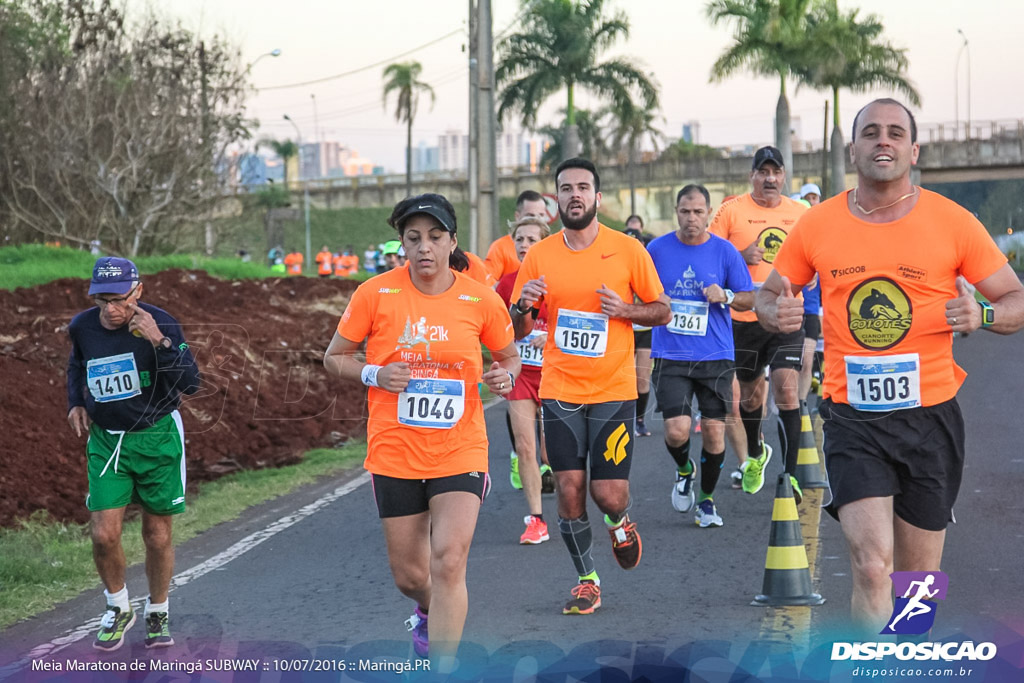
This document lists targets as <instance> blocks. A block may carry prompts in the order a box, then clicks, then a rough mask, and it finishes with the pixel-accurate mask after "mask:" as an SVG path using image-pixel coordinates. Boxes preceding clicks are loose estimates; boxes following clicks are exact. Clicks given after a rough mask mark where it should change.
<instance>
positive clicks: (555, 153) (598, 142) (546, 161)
mask: <svg viewBox="0 0 1024 683" xmlns="http://www.w3.org/2000/svg"><path fill="white" fill-rule="evenodd" d="M559 113H561V114H562V117H563V120H562V124H561V125H559V126H553V125H547V126H541V127H540V128H538V129H537V132H538V133H540V134H541V135H544V136H546V137H548V138H549V139H550V140H551V144H550V145H549V146H548V148H547V149H545V150H544V153H543V154H541V156H540V166H541V168H548V169H550V168H554V167H555V166H557V165H558V162H560V161H562V160H563V159H568V158H569V157H567V156H566V155H565V153H564V152H565V131H566V126H567V124H566V116H565V109H561V110H559ZM576 129H577V132H578V134H577V138H576V139H577V141H578V143H579V155H580V156H584V157H586V158H588V159H590V160H591V161H593V162H594V163H595V164H596V165H597V166H600V165H601V157H603V156H604V155H605V154H606V153H607V151H608V150H607V149H606V147H605V144H604V138H603V136H602V132H601V126H600V124H599V122H598V120H597V117H596V116H595V115H594V114H593V113H591V112H590V110H588V109H577V110H576Z"/></svg>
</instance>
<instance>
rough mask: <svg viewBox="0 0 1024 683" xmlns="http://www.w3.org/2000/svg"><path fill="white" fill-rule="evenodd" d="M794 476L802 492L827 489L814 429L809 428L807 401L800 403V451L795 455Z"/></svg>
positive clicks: (809, 419) (809, 417)
mask: <svg viewBox="0 0 1024 683" xmlns="http://www.w3.org/2000/svg"><path fill="white" fill-rule="evenodd" d="M794 476H795V477H796V480H797V481H798V482H800V490H802V491H806V490H807V489H827V488H828V482H827V481H825V477H824V472H823V470H822V466H821V458H820V457H818V445H817V444H816V443H815V441H814V427H812V426H811V416H810V415H809V414H808V412H807V401H801V402H800V450H799V452H798V453H797V455H796V472H794Z"/></svg>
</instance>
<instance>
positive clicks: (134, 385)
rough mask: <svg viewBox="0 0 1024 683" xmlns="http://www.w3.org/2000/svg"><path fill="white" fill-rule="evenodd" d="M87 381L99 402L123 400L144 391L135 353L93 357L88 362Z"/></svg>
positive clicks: (91, 392) (93, 395)
mask: <svg viewBox="0 0 1024 683" xmlns="http://www.w3.org/2000/svg"><path fill="white" fill-rule="evenodd" d="M86 383H87V384H88V385H89V393H90V394H92V397H93V399H94V400H95V401H96V402H97V403H109V402H111V401H123V400H125V399H127V398H131V397H132V396H138V395H139V394H141V393H142V386H141V384H140V382H139V369H138V367H137V366H136V365H135V354H132V353H122V354H120V355H117V356H107V357H106V358H93V359H91V360H90V361H89V362H88V363H87V364H86Z"/></svg>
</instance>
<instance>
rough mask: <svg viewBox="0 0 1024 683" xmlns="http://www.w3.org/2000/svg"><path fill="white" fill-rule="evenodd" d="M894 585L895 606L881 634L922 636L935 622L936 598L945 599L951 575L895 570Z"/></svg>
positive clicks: (937, 572)
mask: <svg viewBox="0 0 1024 683" xmlns="http://www.w3.org/2000/svg"><path fill="white" fill-rule="evenodd" d="M890 576H891V577H892V586H893V589H894V590H895V592H896V595H897V596H902V597H897V598H896V605H895V606H894V607H893V610H892V616H891V617H889V623H888V624H886V626H885V628H883V629H882V630H881V631H880V633H881V634H883V635H891V634H894V633H895V634H902V635H920V634H922V633H926V632H928V631H929V630H930V629H931V627H932V624H933V623H935V610H936V608H937V605H936V604H935V600H945V599H946V590H947V589H948V588H949V577H948V576H946V575H945V574H944V573H943V572H939V571H935V572H893V573H892V574H890Z"/></svg>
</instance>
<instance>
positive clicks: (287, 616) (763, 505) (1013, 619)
mask: <svg viewBox="0 0 1024 683" xmlns="http://www.w3.org/2000/svg"><path fill="white" fill-rule="evenodd" d="M1022 352H1024V337H1022V336H1020V335H1018V336H1015V337H1009V338H1006V337H997V336H996V335H991V334H987V333H985V334H982V333H978V334H974V335H972V336H970V337H969V338H965V339H958V340H956V356H957V358H958V360H959V362H960V363H961V365H962V366H963V367H964V368H965V369H966V370H967V371H968V372H969V373H970V377H969V378H968V380H967V382H966V384H965V386H964V387H963V389H962V390H961V392H960V403H961V406H962V408H963V412H964V415H965V418H966V421H967V428H968V456H967V467H966V470H965V479H964V485H963V488H962V490H961V494H960V499H959V502H958V505H957V508H956V517H957V522H958V523H957V524H956V525H953V526H951V527H950V529H949V532H948V539H947V545H946V552H945V562H944V566H943V570H944V571H945V572H946V573H947V574H948V575H949V586H950V587H949V594H948V597H947V599H946V600H945V601H944V602H942V603H941V604H940V607H939V610H938V614H937V618H936V622H935V627H934V629H933V631H932V634H931V637H932V639H943V638H954V639H960V640H967V639H974V640H991V641H993V642H995V643H996V644H997V645H998V646H999V647H1000V653H1001V654H1000V657H999V658H998V659H997V661H996V662H995V663H989V664H990V666H994V665H996V664H998V665H999V666H1003V667H1005V666H1007V665H1009V666H1010V667H1011V669H1010V670H1011V671H1018V672H1019V671H1020V669H1021V668H1022V667H1024V616H1022V615H1024V590H1022V588H1021V579H1020V574H1021V565H1022V558H1024V496H1022V492H1024V451H1022V449H1021V444H1022V443H1024V419H1022V418H1024V414H1022V409H1021V406H1022V402H1021V401H1020V399H1019V397H1020V396H1021V385H1022V380H1024V376H1022V375H1024V373H1022V371H1021V369H1020V368H1021V366H1020V364H1019V361H1018V359H1019V358H1020V357H1021V355H1022ZM504 410H505V408H504V406H502V405H497V406H495V407H494V408H492V409H490V410H488V412H487V421H488V429H489V434H490V435H491V439H492V441H491V471H492V475H493V478H494V488H493V492H492V494H491V495H490V496H489V497H488V499H487V500H486V502H485V503H484V505H483V508H482V510H481V515H480V519H479V523H478V526H477V531H476V537H475V540H474V544H473V548H472V551H471V553H470V558H469V571H468V584H469V594H470V610H469V617H468V619H467V622H466V630H465V636H464V638H465V642H464V648H463V651H462V662H461V667H462V668H460V670H459V671H458V672H457V677H458V678H461V679H465V680H475V679H479V678H495V679H499V678H503V679H509V680H524V679H527V678H529V677H530V676H531V675H532V674H534V673H536V672H537V671H543V672H544V674H545V680H572V679H573V678H580V679H582V678H584V677H585V676H587V675H588V674H589V673H590V672H594V671H596V670H598V669H603V670H604V671H605V675H604V678H602V680H630V679H636V678H637V677H639V676H641V675H645V676H647V677H648V678H650V679H651V680H657V679H660V678H664V679H665V680H679V679H680V675H681V674H682V672H683V670H684V668H689V669H690V670H691V671H692V675H695V676H698V678H695V679H693V680H698V679H702V680H730V677H731V676H736V675H739V676H740V680H742V679H746V678H748V677H751V676H753V677H754V678H753V680H790V679H791V677H795V676H796V675H797V673H798V672H799V671H802V672H803V675H804V676H805V677H809V678H810V679H811V680H827V679H828V678H832V679H833V680H849V677H850V675H849V673H848V671H847V672H846V673H844V674H843V675H842V676H841V677H839V678H838V679H837V677H836V671H838V669H836V671H831V672H830V668H829V666H830V665H829V663H827V662H824V661H823V659H822V658H823V657H824V659H827V657H828V655H827V649H828V647H829V646H830V643H831V642H832V641H833V640H835V639H837V638H840V637H841V633H842V631H843V629H844V626H845V623H846V618H847V615H848V604H849V592H850V576H849V559H848V556H847V553H846V550H845V546H844V543H843V540H842V537H841V535H840V530H839V525H838V523H836V522H835V521H834V520H832V519H831V518H829V517H828V516H827V515H826V514H825V513H823V512H821V513H820V518H821V519H820V524H817V523H815V522H814V521H815V519H816V518H817V517H818V511H817V510H816V509H815V507H814V506H813V505H812V504H811V503H809V502H805V503H804V504H803V505H802V506H801V508H800V513H801V518H802V520H803V522H804V525H805V529H809V531H810V533H809V534H805V539H804V540H805V541H806V542H807V544H808V546H809V548H810V551H811V552H810V559H811V562H812V565H813V578H814V585H815V590H817V591H819V592H820V593H821V594H822V595H823V596H824V597H825V598H826V599H827V602H826V603H825V604H824V605H822V606H820V607H814V608H778V609H766V608H763V607H754V606H751V605H750V601H751V599H752V598H753V596H754V595H755V594H757V593H759V592H760V591H761V582H762V577H763V574H764V565H765V554H766V548H767V544H768V537H769V532H770V526H771V510H772V496H773V493H774V485H773V482H774V480H775V477H774V475H775V474H777V473H778V472H780V471H781V458H778V457H777V458H775V459H774V461H773V463H772V464H771V465H770V467H769V478H768V480H767V481H768V483H766V485H765V488H764V489H763V490H762V491H761V492H760V493H759V494H757V495H755V496H749V495H746V494H744V493H742V492H741V491H738V490H733V489H731V488H730V487H729V481H728V472H729V471H731V469H732V467H734V466H735V461H734V460H733V459H732V456H731V455H730V456H727V460H726V467H725V470H724V471H723V476H722V480H721V482H720V485H719V491H718V492H717V494H716V498H715V500H716V503H717V505H718V508H719V513H720V514H721V516H722V517H723V519H724V521H725V526H724V527H722V528H718V529H715V528H712V529H700V528H698V527H696V526H695V525H694V522H693V516H692V514H689V513H687V514H680V513H677V512H675V511H674V510H673V509H672V507H671V505H670V503H669V494H670V490H671V487H672V484H673V479H674V475H673V472H674V468H673V465H672V462H671V459H670V457H669V456H668V454H667V453H666V452H665V448H664V444H663V442H662V439H661V435H662V430H661V424H660V417H658V416H652V417H651V418H649V419H648V425H649V427H651V429H652V431H653V432H654V436H652V437H650V438H641V439H638V441H637V443H636V450H635V454H634V457H635V461H634V464H633V470H632V472H633V475H632V477H631V487H632V491H633V499H634V505H633V510H632V513H631V516H632V518H633V519H634V521H636V522H637V524H638V529H639V531H640V534H641V536H642V538H643V559H642V561H641V564H640V566H639V567H638V568H637V569H635V570H633V571H629V572H625V571H623V570H621V569H619V567H618V566H617V565H616V563H615V561H614V558H613V557H612V553H611V548H610V541H609V539H608V536H607V534H606V533H605V532H604V530H603V528H602V525H601V522H600V519H601V516H600V513H599V512H598V511H597V510H596V508H592V509H591V512H590V518H591V521H592V523H593V525H594V538H595V557H596V560H597V567H598V572H599V574H600V576H601V579H602V602H603V606H602V607H601V608H600V609H599V610H598V611H597V613H596V614H594V615H592V616H563V615H562V614H561V606H562V604H563V603H564V602H565V601H566V600H567V599H568V597H569V589H570V588H571V587H572V586H573V585H574V584H575V572H574V570H573V567H572V563H571V562H570V560H569V557H568V554H567V551H566V549H565V547H564V545H563V544H562V542H561V539H560V537H559V536H558V535H557V532H555V531H554V530H555V525H554V522H555V521H556V519H557V514H556V510H555V500H554V496H545V497H544V514H545V518H546V519H547V520H548V522H549V524H550V525H551V526H552V539H551V541H549V542H547V543H544V544H542V545H539V546H520V545H519V544H518V538H519V534H520V533H521V532H522V529H523V524H522V517H523V515H524V514H525V512H526V510H525V505H524V501H523V498H522V495H521V493H519V492H517V491H515V490H513V489H512V488H511V487H510V485H509V482H508V462H507V458H508V450H509V447H508V440H507V436H506V431H505V426H504ZM765 431H766V433H767V434H768V436H769V441H770V442H772V443H776V442H777V437H776V436H775V434H774V432H775V429H774V427H772V428H767V427H766V429H765ZM698 449H699V442H698V441H694V443H693V446H692V451H691V452H693V453H698V452H699V451H698ZM358 475H359V473H353V474H351V475H348V476H346V477H343V478H341V479H338V480H335V481H330V482H324V483H321V484H318V485H316V486H314V487H310V488H308V489H305V490H303V491H302V492H299V493H297V494H293V495H290V496H287V497H285V498H283V499H280V500H278V501H274V502H272V503H268V504H266V505H263V506H260V507H258V508H255V509H254V510H252V511H250V512H249V513H247V514H246V515H245V516H244V518H243V519H242V520H240V521H238V522H236V523H231V524H226V525H221V526H220V527H217V528H215V529H213V530H211V531H210V532H208V533H206V534H204V535H203V536H201V537H199V538H197V539H194V540H193V541H190V542H189V543H186V544H184V545H183V546H182V547H181V548H179V551H178V559H177V568H178V571H179V573H180V574H179V576H180V577H182V578H179V580H178V583H179V584H181V585H177V586H176V587H175V588H174V589H173V592H172V595H171V626H172V629H173V634H174V636H175V638H176V640H177V641H178V644H177V645H176V646H175V647H173V648H171V649H170V650H168V651H166V652H163V653H161V654H159V655H155V656H154V655H153V653H151V652H148V651H146V650H145V649H144V648H143V646H142V642H141V641H142V637H143V634H142V628H141V622H140V625H137V626H136V627H135V629H133V630H132V631H130V632H129V635H128V644H127V645H126V647H124V648H122V650H121V651H119V652H117V653H114V654H111V655H107V656H106V661H115V662H123V663H125V664H126V665H131V663H132V662H140V661H141V662H143V663H144V664H145V666H146V667H147V668H146V671H148V672H149V673H146V672H142V673H140V674H138V675H137V676H135V679H136V680H143V679H146V680H154V681H155V680H163V679H161V678H160V676H159V675H157V674H155V673H154V672H153V671H154V670H153V669H152V668H151V666H152V665H151V664H150V662H149V660H151V659H153V660H159V661H163V662H168V663H171V664H172V665H177V666H179V667H183V666H185V664H184V663H188V662H197V661H198V662H208V663H209V664H210V667H213V666H215V665H217V663H218V662H224V661H226V662H228V664H227V665H225V666H227V667H228V668H237V667H240V666H243V665H244V661H245V660H247V659H250V658H251V659H255V660H258V661H259V664H258V666H257V670H256V671H254V672H249V673H238V672H230V671H229V672H223V671H214V672H211V671H210V668H206V669H204V670H205V672H206V673H205V674H204V675H205V678H203V680H247V681H248V680H253V681H255V680H298V679H302V680H338V679H339V678H346V677H351V678H354V679H358V680H395V679H394V674H393V673H387V674H385V673H381V672H371V671H358V672H353V671H352V669H353V668H356V667H357V662H358V660H360V659H370V658H374V657H377V658H378V660H379V658H382V657H384V658H390V660H393V661H396V662H403V661H404V662H408V661H411V660H410V657H411V656H412V652H411V645H410V640H409V637H408V634H407V633H406V630H405V627H404V625H403V621H404V620H405V619H406V618H407V617H408V615H409V614H411V613H412V609H413V604H412V602H411V601H410V600H408V599H406V598H404V597H402V596H401V595H400V594H399V593H398V591H397V590H396V589H395V588H394V587H393V584H392V581H391V577H390V574H389V571H388V565H387V560H386V556H385V551H384V542H383V538H382V536H381V533H380V525H379V521H378V520H377V517H376V510H375V507H374V504H373V499H372V493H371V491H370V487H369V485H367V484H365V483H362V482H365V477H362V478H359V477H358ZM346 482H347V486H346V487H345V488H342V489H341V490H340V491H339V490H338V489H339V486H342V485H345V484H346ZM332 492H333V493H332ZM326 494H332V495H333V498H331V499H330V500H327V501H324V500H321V499H322V497H323V496H324V495H326ZM318 500H320V503H317V504H315V505H314V506H313V509H309V508H307V509H305V510H304V511H303V510H302V508H303V507H304V506H309V505H310V504H311V503H314V502H315V501H318ZM296 511H300V513H299V514H298V515H297V516H296V515H295V514H294V513H296ZM282 520H284V521H282ZM275 523H276V524H277V527H276V528H280V530H279V531H278V532H277V533H276V534H273V535H269V533H267V532H264V531H262V530H264V529H266V528H267V527H268V525H271V524H275ZM289 524H290V525H289ZM252 534H263V535H262V536H257V539H259V538H264V539H265V540H262V542H258V543H255V542H254V541H255V540H257V539H252V538H250V539H249V540H244V539H246V537H250V536H251V535H252ZM236 544H238V545H236ZM229 547H230V548H233V549H232V550H231V552H230V553H229V555H231V556H232V557H233V559H230V560H228V561H224V562H223V563H221V560H213V561H211V560H210V558H214V557H216V556H217V555H218V554H219V553H223V552H224V551H225V549H227V548H229ZM204 562H205V563H206V564H203V563H204ZM197 566H198V567H200V570H199V571H194V572H189V571H187V570H190V569H191V568H194V567H197ZM203 571H205V573H203ZM129 590H130V591H131V593H132V595H133V597H136V598H137V597H139V596H142V595H144V594H145V583H144V579H143V575H142V572H141V570H140V569H139V568H135V569H134V570H132V571H131V572H130V578H129ZM101 601H102V596H101V593H100V591H99V590H96V591H90V592H88V593H87V594H84V595H82V596H80V597H79V598H76V599H75V600H72V601H70V602H69V603H67V604H65V605H62V606H61V607H60V608H58V609H57V610H55V611H53V612H50V613H47V614H44V615H41V616H39V617H37V618H35V619H32V620H29V621H27V622H23V623H21V624H18V625H15V626H13V627H11V628H9V629H7V630H6V631H4V632H2V633H0V679H3V678H4V677H5V676H7V677H9V678H10V679H11V680H22V679H26V678H27V679H31V680H64V679H65V678H67V677H69V676H68V675H67V674H66V673H65V674H52V673H51V674H48V673H44V672H42V671H36V672H34V673H33V672H32V671H31V669H30V668H29V669H27V670H26V669H24V668H19V667H16V666H12V663H14V662H17V661H21V662H22V666H29V667H31V661H32V660H35V661H36V667H37V668H38V667H40V666H41V664H40V663H41V662H44V661H52V662H57V663H61V664H66V663H67V662H68V661H78V662H93V661H97V660H98V659H99V658H98V656H97V655H96V654H95V653H94V651H93V650H92V649H91V647H90V644H91V640H92V629H91V628H90V629H85V628H83V625H84V624H86V623H87V622H88V621H89V620H91V619H95V618H96V617H97V616H98V615H99V614H100V610H101V609H102V602H101ZM79 635H81V636H84V637H81V638H80V639H78V640H75V637H76V636H79ZM69 641H70V642H69ZM40 646H41V647H40ZM33 649H35V651H34V654H33V655H31V656H27V653H29V652H30V651H32V650H33ZM808 652H810V654H808ZM823 652H824V653H825V654H824V655H822V653H823ZM47 653H48V654H47ZM812 660H813V661H812ZM289 662H296V664H289ZM317 662H319V664H318V663H317ZM328 662H329V663H328ZM339 662H344V663H346V667H347V671H346V672H345V673H341V672H339V671H337V670H336V669H337V668H338V667H339V666H340V664H339ZM5 665H6V668H3V667H4V666H5ZM293 666H298V667H306V668H311V667H319V668H322V667H324V666H327V667H328V668H330V669H334V670H333V671H327V672H321V673H317V674H315V675H313V674H306V675H302V676H299V675H297V674H295V673H294V672H284V671H282V670H281V669H282V668H288V667H293ZM815 667H817V668H815ZM1012 667H1017V669H1015V670H1014V669H1012ZM615 669H617V670H618V673H615V674H614V675H611V674H609V673H608V672H609V671H613V670H615ZM181 670H182V669H180V668H179V671H181ZM992 671H994V670H993V669H990V670H989V673H990V674H992ZM980 673H981V674H984V673H985V672H984V671H982V672H980ZM76 675H77V674H76ZM90 675H91V674H90ZM609 675H610V677H609ZM992 675H997V678H995V679H991V678H986V677H984V676H982V677H981V678H980V680H1003V678H1001V677H999V676H1002V674H999V673H998V672H997V674H992ZM106 676H111V677H112V679H113V680H122V679H124V678H128V677H132V674H129V673H123V672H122V673H112V674H105V675H104V677H101V678H97V679H96V680H109V679H108V678H106ZM147 676H148V677H149V678H147ZM178 676H180V677H183V679H188V676H186V675H184V674H181V673H179V674H178ZM76 680H77V679H76ZM88 680H92V679H91V678H90V679H88ZM169 680H175V677H174V676H173V675H172V677H171V679H169ZM194 680H199V679H198V678H195V679H194ZM588 680H589V679H588ZM593 680H597V679H593ZM973 680H979V676H978V675H975V677H974V678H973ZM1007 680H1009V679H1007Z"/></svg>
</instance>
